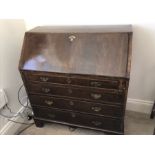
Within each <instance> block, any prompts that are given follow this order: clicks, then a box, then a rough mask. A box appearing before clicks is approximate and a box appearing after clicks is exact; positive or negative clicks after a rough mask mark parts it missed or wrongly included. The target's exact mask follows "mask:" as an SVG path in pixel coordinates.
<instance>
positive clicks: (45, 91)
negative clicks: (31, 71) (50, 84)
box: [42, 88, 50, 93]
mask: <svg viewBox="0 0 155 155" xmlns="http://www.w3.org/2000/svg"><path fill="white" fill-rule="evenodd" d="M42 91H43V92H44V93H49V92H50V89H49V88H42Z"/></svg>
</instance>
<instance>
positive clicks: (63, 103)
mask: <svg viewBox="0 0 155 155" xmlns="http://www.w3.org/2000/svg"><path fill="white" fill-rule="evenodd" d="M30 101H31V104H32V105H39V106H45V107H51V108H58V109H65V110H74V111H79V112H85V113H91V114H99V115H105V116H110V117H122V116H123V109H122V107H119V106H114V105H106V104H105V105H104V104H100V103H93V102H85V101H78V100H71V99H64V98H57V97H47V96H38V95H30Z"/></svg>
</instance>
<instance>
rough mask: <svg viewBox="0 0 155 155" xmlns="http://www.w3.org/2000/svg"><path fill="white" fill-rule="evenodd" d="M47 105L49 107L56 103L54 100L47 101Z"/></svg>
mask: <svg viewBox="0 0 155 155" xmlns="http://www.w3.org/2000/svg"><path fill="white" fill-rule="evenodd" d="M45 103H46V104H47V105H52V104H53V103H54V102H53V101H52V100H50V101H49V100H45Z"/></svg>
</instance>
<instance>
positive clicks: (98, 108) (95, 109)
mask: <svg viewBox="0 0 155 155" xmlns="http://www.w3.org/2000/svg"><path fill="white" fill-rule="evenodd" d="M91 109H92V110H93V111H95V112H99V111H101V110H102V108H101V107H92V108H91Z"/></svg>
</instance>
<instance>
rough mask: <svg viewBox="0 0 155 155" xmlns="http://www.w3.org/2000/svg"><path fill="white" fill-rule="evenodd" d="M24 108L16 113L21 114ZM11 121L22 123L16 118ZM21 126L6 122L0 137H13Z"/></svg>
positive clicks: (21, 120) (0, 131) (20, 119)
mask: <svg viewBox="0 0 155 155" xmlns="http://www.w3.org/2000/svg"><path fill="white" fill-rule="evenodd" d="M23 110H24V107H22V108H21V109H20V110H19V111H18V112H23ZM12 120H13V121H17V122H23V119H22V118H21V117H20V116H18V117H14V119H12ZM22 126H23V124H18V123H14V122H12V121H8V122H7V123H6V125H5V126H4V127H3V128H2V129H1V130H0V135H14V134H16V133H17V131H18V130H19V129H20V128H21V127H22Z"/></svg>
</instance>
